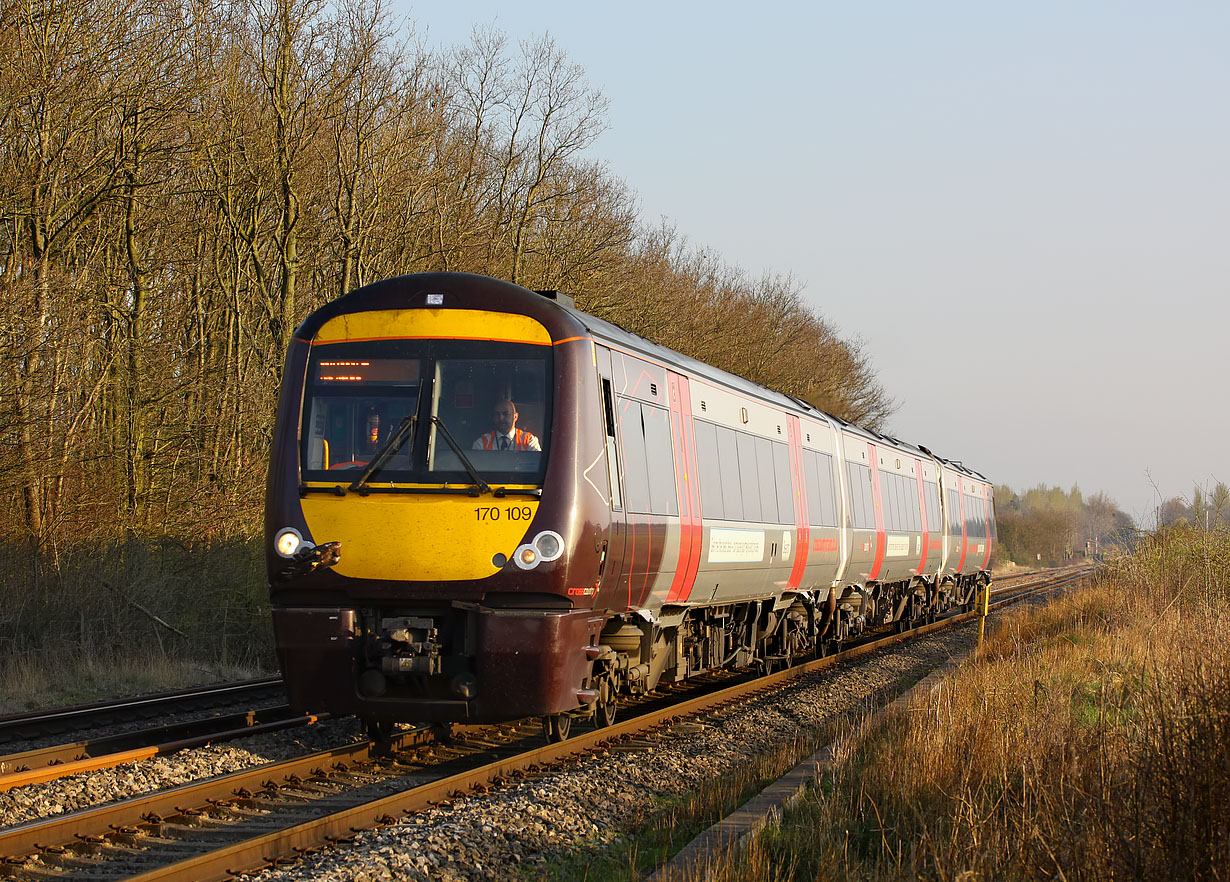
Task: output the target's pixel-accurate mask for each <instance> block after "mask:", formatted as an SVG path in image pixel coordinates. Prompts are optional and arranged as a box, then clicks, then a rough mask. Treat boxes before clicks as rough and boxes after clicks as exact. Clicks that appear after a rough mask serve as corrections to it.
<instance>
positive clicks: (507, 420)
mask: <svg viewBox="0 0 1230 882" xmlns="http://www.w3.org/2000/svg"><path fill="white" fill-rule="evenodd" d="M517 416H518V414H517V405H515V404H513V403H512V402H511V401H509V400H508V399H507V398H502V399H500V400H499V401H497V402H496V403H495V406H494V407H493V408H492V409H491V423H492V425H494V426H495V428H494V429H492V430H491V431H490V432H486V433H484V434H482V435H480V436H479V437H478V439H477V440H476V441H475V442H474V443H473V444H472V445H471V447H472V448H473V449H474V450H538V451H541V450H542V445H541V444H539V443H538V438H537V437H536V436H534V435H533V434H531V433H529V432H527V431H525V430H524V429H518V428H517Z"/></svg>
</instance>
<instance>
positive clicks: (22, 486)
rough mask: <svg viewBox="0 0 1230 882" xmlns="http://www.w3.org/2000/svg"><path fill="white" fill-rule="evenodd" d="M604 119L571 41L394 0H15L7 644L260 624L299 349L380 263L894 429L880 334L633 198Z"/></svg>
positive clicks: (7, 99)
mask: <svg viewBox="0 0 1230 882" xmlns="http://www.w3.org/2000/svg"><path fill="white" fill-rule="evenodd" d="M607 113H608V104H607V101H606V99H605V98H604V97H603V95H602V94H601V93H600V92H599V91H598V90H597V89H595V88H594V87H593V86H592V85H590V83H589V82H588V81H587V79H586V76H585V72H584V71H583V70H582V68H581V67H580V66H579V65H577V64H576V63H574V62H573V61H571V60H570V59H569V58H568V56H567V54H566V52H565V51H564V50H563V49H562V48H561V47H559V46H558V45H556V44H555V43H554V42H553V41H552V40H551V39H550V38H548V37H542V38H538V39H533V40H529V41H527V42H524V43H520V44H518V45H512V44H510V41H509V40H507V38H506V37H505V36H504V35H502V34H501V33H499V32H498V31H495V30H492V29H478V30H476V31H475V32H474V34H473V37H472V39H471V40H470V41H469V42H468V43H467V44H464V45H459V46H453V47H446V48H434V47H429V46H427V45H426V44H425V42H424V41H423V40H421V39H418V38H417V37H416V34H415V28H414V25H413V23H409V22H405V21H401V20H398V19H395V18H394V17H393V16H392V15H391V13H390V11H389V10H388V9H387V8H385V6H384V5H382V2H381V0H343V2H341V3H337V4H328V3H325V2H322V0H181V2H170V3H168V2H166V0H0V370H2V371H3V376H4V382H3V383H2V384H0V592H2V593H3V595H4V597H3V601H4V602H3V603H2V604H0V608H2V609H3V612H0V638H10V640H5V643H6V645H7V646H8V647H13V648H15V649H16V651H18V652H25V653H38V652H40V651H42V649H45V648H49V647H72V648H73V650H74V651H77V650H79V649H81V648H83V647H84V648H86V649H87V650H89V649H91V648H95V649H99V650H100V651H101V650H104V649H105V648H106V647H107V646H122V645H124V644H125V643H126V642H127V640H128V637H127V636H126V635H128V634H131V633H133V632H139V633H145V630H144V629H145V627H147V626H148V627H149V628H150V633H151V635H152V639H153V641H154V642H155V643H156V644H158V645H159V646H160V647H161V648H162V649H163V650H164V651H168V650H169V648H173V647H175V646H178V645H180V644H182V643H187V644H190V645H191V648H192V651H193V652H197V651H200V650H202V649H204V650H205V654H206V655H209V656H213V657H228V656H230V655H231V654H232V653H233V652H234V651H240V652H241V653H242V652H247V651H248V650H247V649H244V647H250V646H252V645H254V644H255V643H261V642H262V640H263V637H262V635H263V634H264V633H265V629H266V628H267V624H266V622H265V610H264V600H263V577H262V576H261V570H262V569H263V567H262V565H261V562H260V557H259V553H258V552H259V549H258V548H256V546H257V545H258V542H257V541H256V540H257V537H258V536H259V533H260V529H261V506H262V493H263V485H264V473H265V469H266V463H267V456H268V449H269V443H270V433H271V426H272V422H273V417H274V410H275V395H276V389H277V387H278V383H279V379H280V374H281V371H282V364H283V359H284V357H285V352H286V348H287V343H288V341H289V339H290V337H291V335H292V333H293V332H294V329H295V327H296V326H297V324H298V323H299V322H300V321H301V320H302V319H303V318H304V316H306V315H307V314H308V313H309V312H310V311H311V310H313V309H315V308H316V307H319V306H320V305H322V304H323V303H325V302H327V301H329V300H331V299H333V298H335V297H337V296H339V295H341V294H343V293H345V292H347V291H349V290H352V289H353V288H356V287H358V286H360V285H363V284H365V283H368V282H372V281H376V280H378V279H381V278H385V277H388V276H392V275H398V274H402V273H410V272H419V271H426V270H459V271H467V272H476V273H484V274H487V275H492V276H496V277H500V278H504V279H508V280H510V281H513V282H516V283H518V284H521V285H524V286H526V287H529V288H533V289H554V290H560V291H565V292H568V293H571V294H573V295H574V296H575V298H576V301H577V304H578V306H580V307H581V308H582V309H584V310H586V311H589V312H591V313H593V314H595V315H598V316H600V317H602V318H604V319H607V320H610V321H613V322H615V323H617V324H619V325H621V326H623V327H624V328H626V329H628V330H630V331H633V332H635V333H639V334H642V335H644V336H646V337H648V338H650V339H653V340H655V341H657V342H661V343H665V344H667V345H669V346H671V347H673V348H675V349H677V350H680V351H683V352H685V353H687V354H689V355H692V356H695V357H697V358H700V359H703V360H705V361H708V362H711V363H713V364H716V365H718V366H720V367H724V368H728V369H731V370H734V371H736V372H738V373H740V374H742V375H744V376H746V377H749V378H750V379H753V380H756V381H758V382H760V383H763V384H764V385H766V386H769V387H771V388H773V389H776V390H778V391H781V392H784V393H788V394H791V395H794V396H797V397H799V398H803V399H806V400H808V401H811V402H813V403H815V404H816V405H818V406H820V407H822V408H823V409H825V410H827V411H829V412H831V413H835V414H837V415H838V416H841V417H843V418H845V419H848V420H851V421H853V422H856V423H860V424H862V425H865V426H868V427H871V428H876V427H878V426H880V425H881V424H882V423H883V421H884V419H885V418H886V417H887V416H888V415H889V413H891V411H892V407H893V404H892V401H891V399H890V398H889V397H888V395H887V394H886V393H885V390H884V389H883V388H882V387H881V386H880V385H879V383H878V382H877V381H876V378H875V376H874V373H873V371H872V368H871V365H870V363H869V359H868V355H867V353H866V352H864V351H863V349H862V347H861V346H860V344H859V342H858V341H857V340H851V339H843V337H842V336H841V335H840V334H839V333H838V332H837V330H836V329H835V328H833V327H832V326H831V325H830V324H829V323H828V322H826V321H825V320H824V319H823V318H822V317H821V315H819V314H818V313H817V312H816V311H815V310H814V309H813V308H811V307H810V306H809V305H808V304H807V303H806V302H805V300H804V298H803V296H802V288H801V286H800V285H799V283H798V282H797V281H796V280H794V279H793V278H791V277H790V276H788V275H774V274H766V275H764V276H761V277H750V276H748V275H747V274H746V273H744V272H742V271H741V270H739V269H738V268H737V267H733V266H731V265H729V264H727V263H726V262H724V261H723V260H722V259H721V258H720V256H718V255H716V254H714V253H712V252H710V251H707V250H705V249H703V248H698V247H693V246H692V245H690V244H689V242H688V241H687V239H686V238H685V237H684V236H682V235H680V234H679V233H678V232H677V231H675V230H674V229H673V228H671V227H669V226H666V225H663V224H657V225H654V224H649V223H646V222H645V221H644V220H643V219H642V218H641V217H640V214H639V206H638V203H637V197H636V193H635V190H634V184H635V182H631V183H629V182H626V181H624V180H621V179H620V178H619V177H618V176H616V175H615V174H614V173H613V172H612V171H611V170H610V169H609V168H608V167H607V166H606V165H605V164H604V163H603V162H602V161H600V160H598V159H595V158H594V145H595V142H596V140H597V139H598V138H599V136H600V135H601V134H602V132H603V131H604V129H605V128H606V126H607V124H608V116H607ZM732 210H734V208H733V207H732ZM215 620H217V622H220V624H216V623H215ZM134 622H136V623H140V625H139V626H138V625H134ZM164 641H166V642H164ZM236 647H239V649H238V650H237V649H236Z"/></svg>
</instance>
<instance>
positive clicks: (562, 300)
mask: <svg viewBox="0 0 1230 882" xmlns="http://www.w3.org/2000/svg"><path fill="white" fill-rule="evenodd" d="M535 293H536V294H541V295H542V296H543V297H545V298H547V299H548V300H554V301H555V302H556V303H558V304H559V305H560V306H567V307H568V308H569V309H576V308H577V302H576V300H575V299H574V298H573V296H572V295H571V294H561V293H560V292H559V291H536V292H535Z"/></svg>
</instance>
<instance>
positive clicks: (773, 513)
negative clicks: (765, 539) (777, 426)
mask: <svg viewBox="0 0 1230 882" xmlns="http://www.w3.org/2000/svg"><path fill="white" fill-rule="evenodd" d="M754 440H755V442H756V484H757V489H759V490H760V511H761V517H763V518H764V519H765V520H766V521H769V522H773V521H776V520H777V482H776V481H775V480H774V479H773V442H772V441H770V440H769V439H768V438H756V439H754Z"/></svg>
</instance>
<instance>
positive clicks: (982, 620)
mask: <svg viewBox="0 0 1230 882" xmlns="http://www.w3.org/2000/svg"><path fill="white" fill-rule="evenodd" d="M976 603H977V604H978V648H979V649H982V638H983V635H984V634H985V632H986V627H987V614H988V613H989V612H990V611H991V584H990V583H989V582H986V583H983V585H982V587H981V588H979V589H978V600H977V601H976Z"/></svg>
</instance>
